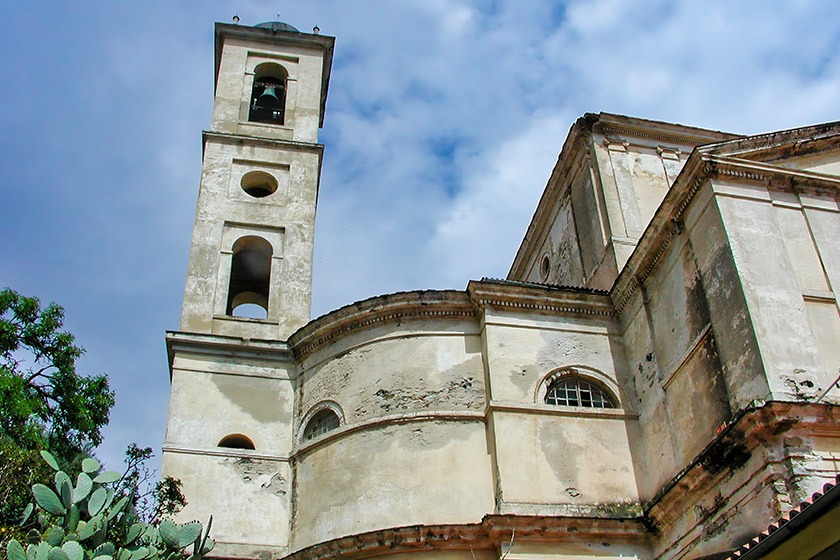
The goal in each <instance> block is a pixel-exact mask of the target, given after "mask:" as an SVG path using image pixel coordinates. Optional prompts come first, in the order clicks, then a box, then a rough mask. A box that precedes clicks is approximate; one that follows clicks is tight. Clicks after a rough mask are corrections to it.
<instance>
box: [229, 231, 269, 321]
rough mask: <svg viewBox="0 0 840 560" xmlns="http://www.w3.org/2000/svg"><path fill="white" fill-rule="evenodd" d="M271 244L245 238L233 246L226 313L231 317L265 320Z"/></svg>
mask: <svg viewBox="0 0 840 560" xmlns="http://www.w3.org/2000/svg"><path fill="white" fill-rule="evenodd" d="M271 255H272V248H271V244H270V243H269V242H268V241H266V240H265V239H263V238H261V237H256V236H250V235H249V236H246V237H242V238H240V239H238V240H237V241H236V243H234V244H233V259H232V261H231V267H230V287H229V289H228V301H227V311H226V313H227V314H228V315H231V316H234V317H250V318H253V319H265V318H266V317H267V316H268V291H269V286H270V283H271Z"/></svg>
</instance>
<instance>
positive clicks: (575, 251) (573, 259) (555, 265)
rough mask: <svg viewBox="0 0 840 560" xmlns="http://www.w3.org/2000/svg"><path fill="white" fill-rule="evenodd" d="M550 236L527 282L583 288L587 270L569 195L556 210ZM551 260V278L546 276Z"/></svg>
mask: <svg viewBox="0 0 840 560" xmlns="http://www.w3.org/2000/svg"><path fill="white" fill-rule="evenodd" d="M550 221H551V225H550V229H549V231H548V235H547V236H546V237H545V239H543V241H542V244H541V245H540V248H539V250H537V251H535V252H534V258H533V259H532V262H531V263H530V265H529V266H530V270H529V272H528V276H527V278H526V279H525V281H527V282H542V283H548V284H559V285H563V286H580V285H583V282H584V276H583V267H582V265H581V261H580V257H581V253H580V248H579V246H578V240H577V234H576V232H575V223H574V219H573V217H572V202H571V198H569V197H568V196H565V197H563V198H562V200H561V201H559V203H558V205H557V206H556V207H555V210H554V215H553V216H552V217H551V219H550ZM545 257H548V275H545V276H544V275H543V272H544V269H543V268H542V266H543V259H544V258H545Z"/></svg>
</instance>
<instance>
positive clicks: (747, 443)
mask: <svg viewBox="0 0 840 560" xmlns="http://www.w3.org/2000/svg"><path fill="white" fill-rule="evenodd" d="M838 421H840V407H836V406H832V405H825V404H812V403H807V402H787V401H768V402H756V403H753V404H751V405H749V406H747V407H745V408H744V409H742V410H740V411H738V412H737V413H735V414H734V415H733V416H732V418H731V419H730V420H729V421H728V422H726V423H724V424H723V425H722V426H721V427H720V428H718V434H717V436H716V437H715V439H714V440H712V442H710V443H709V444H708V445H707V446H706V447H705V448H704V449H703V451H701V452H700V453H699V454H698V455H697V457H695V458H694V459H693V460H692V461H691V462H690V463H689V464H688V465H687V466H686V467H685V468H683V469H682V470H681V471H680V472H679V473H677V474H676V475H675V476H674V477H672V478H671V480H670V481H669V482H667V483H666V484H664V485H663V486H662V488H660V490H659V492H657V493H656V495H655V496H654V497H653V498H652V499H651V500H649V501H648V502H647V503H646V504H645V506H644V509H645V516H646V517H647V518H648V519H649V521H650V522H651V523H652V525H654V526H658V525H667V524H669V523H670V522H671V521H672V520H673V519H675V518H677V517H679V516H680V515H681V509H680V508H681V507H683V506H682V504H685V503H687V502H691V498H690V496H692V495H694V496H696V495H697V492H698V488H702V487H706V486H712V485H714V484H716V480H717V479H718V477H719V476H724V475H725V474H726V472H727V471H728V470H730V469H737V468H739V467H740V466H741V464H743V463H744V462H745V461H746V460H747V459H748V458H749V456H750V454H752V452H753V451H754V450H755V449H756V448H758V447H760V446H766V445H767V444H768V442H769V441H771V440H773V439H774V438H780V437H782V436H781V434H782V433H786V434H788V435H792V434H796V433H797V432H798V431H799V430H802V429H803V428H807V430H806V431H807V433H809V434H810V433H812V431H813V429H814V428H819V427H820V426H835V425H837V422H838ZM794 505H795V504H794Z"/></svg>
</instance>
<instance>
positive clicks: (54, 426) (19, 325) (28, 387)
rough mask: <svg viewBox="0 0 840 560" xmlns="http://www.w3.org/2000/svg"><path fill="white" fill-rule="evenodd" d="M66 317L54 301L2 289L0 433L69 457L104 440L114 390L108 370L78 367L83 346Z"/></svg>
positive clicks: (26, 445)
mask: <svg viewBox="0 0 840 560" xmlns="http://www.w3.org/2000/svg"><path fill="white" fill-rule="evenodd" d="M63 322H64V310H63V309H62V308H61V307H60V306H58V305H56V304H55V303H51V304H49V305H47V306H46V307H44V308H41V303H40V301H39V300H38V298H29V297H23V296H21V295H19V294H18V293H16V292H14V291H12V290H9V289H4V290H2V291H0V436H2V437H3V438H4V439H7V440H10V441H11V442H13V443H14V444H15V445H17V446H18V447H19V448H20V449H24V450H34V449H41V448H45V447H46V448H47V449H49V450H50V451H52V452H53V454H54V455H55V456H56V457H58V458H59V460H62V461H71V460H72V459H73V458H74V457H75V456H77V455H78V454H79V453H80V452H82V451H83V450H85V449H89V448H90V447H91V446H96V445H99V443H100V442H101V441H102V435H101V433H100V429H101V428H102V427H103V426H104V425H105V424H107V423H108V412H109V410H110V409H111V407H112V406H113V405H114V393H113V392H112V391H111V389H110V388H109V387H108V378H107V377H106V376H105V375H99V376H90V377H84V376H81V375H79V374H78V373H76V360H77V359H78V358H79V357H80V356H81V355H82V353H83V352H84V350H83V349H82V348H81V347H79V346H76V345H75V344H74V339H73V335H72V334H70V333H68V332H65V331H62V330H61V327H62V325H63Z"/></svg>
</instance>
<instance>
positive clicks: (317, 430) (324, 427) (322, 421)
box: [303, 409, 339, 441]
mask: <svg viewBox="0 0 840 560" xmlns="http://www.w3.org/2000/svg"><path fill="white" fill-rule="evenodd" d="M338 424H339V420H338V416H337V415H336V413H335V412H333V411H332V410H330V409H326V410H322V411H321V412H319V413H318V414H316V415H315V416H313V417H312V419H311V420H310V421H309V423H308V424H307V425H306V428H305V429H304V430H303V440H304V441H309V440H310V439H313V438H316V437H318V436H320V435H321V434H325V433H327V432H329V431H331V430H334V429H336V428H338Z"/></svg>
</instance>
